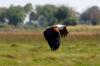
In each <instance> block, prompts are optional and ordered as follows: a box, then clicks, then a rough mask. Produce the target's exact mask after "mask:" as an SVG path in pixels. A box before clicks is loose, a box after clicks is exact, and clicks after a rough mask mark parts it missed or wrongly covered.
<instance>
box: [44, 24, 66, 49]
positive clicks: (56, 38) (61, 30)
mask: <svg viewBox="0 0 100 66" xmlns="http://www.w3.org/2000/svg"><path fill="white" fill-rule="evenodd" d="M67 35H68V30H67V28H66V25H61V24H58V25H54V26H52V27H49V28H47V29H46V30H45V31H44V37H45V39H46V40H47V42H48V44H49V47H50V48H51V50H52V51H56V50H57V49H58V48H59V46H60V44H61V37H65V36H67Z"/></svg>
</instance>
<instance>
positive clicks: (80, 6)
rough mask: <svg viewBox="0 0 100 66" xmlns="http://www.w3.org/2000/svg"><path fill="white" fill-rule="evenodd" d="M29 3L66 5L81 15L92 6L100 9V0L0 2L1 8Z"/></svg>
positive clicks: (22, 0) (4, 0)
mask: <svg viewBox="0 0 100 66" xmlns="http://www.w3.org/2000/svg"><path fill="white" fill-rule="evenodd" d="M27 3H32V5H33V7H34V6H36V5H45V4H53V5H57V6H59V5H65V6H69V7H72V8H73V9H74V10H76V11H78V12H80V13H81V12H83V11H85V10H86V9H87V8H88V7H91V6H95V5H96V6H98V7H100V0H0V7H9V6H10V5H11V4H13V5H15V6H16V5H21V6H24V5H26V4H27Z"/></svg>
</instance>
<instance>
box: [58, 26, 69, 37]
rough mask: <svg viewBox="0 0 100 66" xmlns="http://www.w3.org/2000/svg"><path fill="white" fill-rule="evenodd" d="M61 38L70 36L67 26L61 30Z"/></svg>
mask: <svg viewBox="0 0 100 66" xmlns="http://www.w3.org/2000/svg"><path fill="white" fill-rule="evenodd" d="M59 32H60V35H61V37H65V36H67V35H68V30H67V29H66V26H65V27H64V28H63V29H62V30H59Z"/></svg>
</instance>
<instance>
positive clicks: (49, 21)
mask: <svg viewBox="0 0 100 66" xmlns="http://www.w3.org/2000/svg"><path fill="white" fill-rule="evenodd" d="M56 11H57V7H56V6H54V5H48V4H47V5H44V6H37V7H36V12H37V15H38V18H39V19H40V18H41V16H42V20H43V21H44V24H46V25H47V26H48V25H49V26H50V25H53V24H54V22H55V16H54V14H55V12H56Z"/></svg>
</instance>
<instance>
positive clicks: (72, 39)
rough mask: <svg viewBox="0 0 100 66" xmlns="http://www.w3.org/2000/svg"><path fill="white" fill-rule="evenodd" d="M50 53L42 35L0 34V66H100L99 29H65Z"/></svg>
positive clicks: (31, 33)
mask: <svg viewBox="0 0 100 66" xmlns="http://www.w3.org/2000/svg"><path fill="white" fill-rule="evenodd" d="M68 30H69V35H68V37H66V38H62V44H61V46H60V48H59V50H57V51H56V52H52V51H51V50H50V48H49V46H48V44H47V42H46V41H45V39H44V37H43V35H42V32H0V66H100V31H99V30H100V27H94V28H93V27H92V28H90V27H85V28H83V27H80V28H79V27H77V26H76V27H68Z"/></svg>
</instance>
